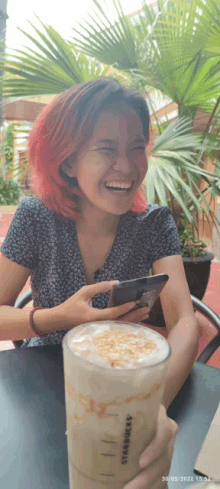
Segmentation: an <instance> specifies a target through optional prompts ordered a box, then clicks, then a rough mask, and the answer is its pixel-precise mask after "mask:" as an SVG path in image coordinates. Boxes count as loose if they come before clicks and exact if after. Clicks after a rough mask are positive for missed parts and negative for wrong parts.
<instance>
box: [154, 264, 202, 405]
mask: <svg viewBox="0 0 220 489" xmlns="http://www.w3.org/2000/svg"><path fill="white" fill-rule="evenodd" d="M153 273H154V274H159V273H166V274H167V275H168V276H169V280H168V282H167V284H166V285H165V287H164V289H163V291H162V292H161V294H160V300H161V305H162V309H163V314H164V318H165V322H166V326H167V330H168V338H167V339H168V342H169V344H170V346H171V356H170V359H169V364H168V370H167V375H166V384H165V391H164V397H163V404H164V406H165V407H166V409H167V408H168V407H169V405H170V403H171V402H172V400H173V399H174V397H175V396H176V394H177V393H178V392H179V390H180V388H181V387H182V385H183V384H184V382H185V380H186V379H187V377H188V375H189V372H190V370H191V368H192V365H193V362H194V361H195V359H196V356H197V351H198V341H199V325H198V323H197V321H196V318H195V313H194V310H193V305H192V301H191V297H190V291H189V286H188V283H187V280H186V275H185V270H184V266H183V260H182V257H181V256H180V255H173V256H167V257H165V258H161V259H160V260H157V261H156V262H154V264H153Z"/></svg>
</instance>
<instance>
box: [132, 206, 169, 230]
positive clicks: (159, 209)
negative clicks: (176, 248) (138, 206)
mask: <svg viewBox="0 0 220 489" xmlns="http://www.w3.org/2000/svg"><path fill="white" fill-rule="evenodd" d="M169 215H171V211H170V209H169V207H168V206H166V205H158V204H148V206H147V209H146V210H145V211H144V212H142V213H141V214H136V216H137V220H138V221H140V222H141V223H143V224H144V225H145V224H146V225H147V224H149V223H150V224H151V225H152V223H153V222H157V221H158V220H160V219H161V218H162V219H164V218H165V217H166V216H169Z"/></svg>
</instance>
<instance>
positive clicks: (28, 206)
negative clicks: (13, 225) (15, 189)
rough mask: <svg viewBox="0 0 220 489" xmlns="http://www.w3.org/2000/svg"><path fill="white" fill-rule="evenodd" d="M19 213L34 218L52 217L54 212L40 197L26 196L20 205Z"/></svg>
mask: <svg viewBox="0 0 220 489" xmlns="http://www.w3.org/2000/svg"><path fill="white" fill-rule="evenodd" d="M17 214H19V215H20V216H25V217H26V218H29V219H34V220H36V219H37V220H41V219H43V218H45V217H49V218H51V217H52V212H51V211H50V210H49V209H48V207H47V206H46V204H45V203H44V202H43V201H42V200H40V199H39V198H38V197H24V198H23V199H22V200H21V202H20V204H19V205H18V208H17Z"/></svg>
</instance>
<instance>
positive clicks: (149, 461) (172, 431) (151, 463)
mask: <svg viewBox="0 0 220 489" xmlns="http://www.w3.org/2000/svg"><path fill="white" fill-rule="evenodd" d="M177 432H178V425H177V424H176V423H175V421H173V420H172V419H170V418H168V416H167V414H166V409H165V407H164V406H163V405H162V404H161V405H160V409H159V415H158V423H157V431H156V435H155V437H154V438H153V440H152V441H151V443H150V444H149V445H148V447H147V448H146V449H145V450H144V452H143V453H142V454H141V457H140V467H141V468H143V470H142V472H141V473H140V474H139V475H138V476H137V477H135V479H133V480H132V481H130V482H129V483H128V484H126V486H124V489H167V488H168V485H167V482H166V477H167V476H168V474H169V471H170V465H171V460H172V455H173V448H174V442H175V436H176V434H177ZM164 479H165V480H164Z"/></svg>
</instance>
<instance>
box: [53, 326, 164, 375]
mask: <svg viewBox="0 0 220 489" xmlns="http://www.w3.org/2000/svg"><path fill="white" fill-rule="evenodd" d="M121 322H122V321H113V320H106V321H105V320H104V321H99V323H102V324H103V323H114V324H115V323H117V324H121ZM93 323H95V321H90V322H89V323H84V324H80V325H79V326H75V327H74V328H72V329H70V330H69V331H67V333H66V334H65V336H64V337H63V340H62V346H63V348H66V349H67V350H69V351H70V352H71V353H72V354H73V355H75V356H78V357H79V358H81V359H82V360H84V361H85V362H88V363H89V364H91V365H93V366H95V367H97V368H99V369H103V370H108V371H109V370H111V372H116V371H117V372H118V371H120V372H121V371H129V370H139V369H150V368H154V367H157V366H158V365H160V364H162V363H165V362H167V360H168V359H169V358H170V355H171V346H170V344H169V343H168V341H167V339H166V338H164V336H162V335H160V333H158V332H157V331H153V330H151V331H152V332H153V333H154V334H155V335H156V336H160V337H161V336H162V338H163V340H164V341H165V342H166V343H167V346H168V352H167V355H166V357H165V358H163V360H160V361H159V362H157V363H154V364H153V365H140V366H138V367H133V368H126V367H124V368H121V367H120V368H114V369H113V368H111V369H109V367H105V366H103V365H98V364H97V363H94V362H91V360H87V359H85V358H82V357H80V355H76V354H75V352H74V351H73V350H71V348H70V347H69V345H68V344H67V341H68V336H69V335H70V332H71V331H73V329H74V330H75V329H77V328H81V327H82V326H89V325H91V324H93ZM123 324H128V325H129V326H132V327H136V328H137V329H139V328H145V327H144V326H141V325H139V324H134V323H129V322H128V321H125V322H123Z"/></svg>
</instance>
